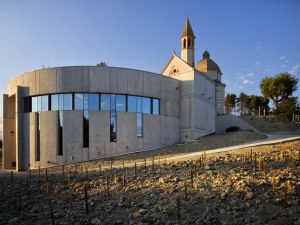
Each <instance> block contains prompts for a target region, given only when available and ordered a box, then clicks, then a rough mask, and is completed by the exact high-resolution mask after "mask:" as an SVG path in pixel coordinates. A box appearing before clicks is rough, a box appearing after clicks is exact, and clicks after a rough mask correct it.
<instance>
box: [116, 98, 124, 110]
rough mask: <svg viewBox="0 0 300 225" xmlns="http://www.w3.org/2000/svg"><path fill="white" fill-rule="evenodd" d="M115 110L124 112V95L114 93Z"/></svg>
mask: <svg viewBox="0 0 300 225" xmlns="http://www.w3.org/2000/svg"><path fill="white" fill-rule="evenodd" d="M116 110H117V112H126V95H116Z"/></svg>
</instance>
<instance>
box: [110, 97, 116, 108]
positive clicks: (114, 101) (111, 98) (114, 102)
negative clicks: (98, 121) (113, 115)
mask: <svg viewBox="0 0 300 225" xmlns="http://www.w3.org/2000/svg"><path fill="white" fill-rule="evenodd" d="M110 110H111V111H116V95H110Z"/></svg>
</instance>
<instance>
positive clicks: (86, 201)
mask: <svg viewBox="0 0 300 225" xmlns="http://www.w3.org/2000/svg"><path fill="white" fill-rule="evenodd" d="M84 198H85V213H86V215H89V204H88V196H87V187H86V185H84Z"/></svg>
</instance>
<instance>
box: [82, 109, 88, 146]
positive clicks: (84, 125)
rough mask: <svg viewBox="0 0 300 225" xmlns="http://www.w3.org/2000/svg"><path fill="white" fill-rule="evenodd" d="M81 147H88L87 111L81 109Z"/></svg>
mask: <svg viewBox="0 0 300 225" xmlns="http://www.w3.org/2000/svg"><path fill="white" fill-rule="evenodd" d="M83 147H84V148H88V147H89V111H87V110H84V111H83Z"/></svg>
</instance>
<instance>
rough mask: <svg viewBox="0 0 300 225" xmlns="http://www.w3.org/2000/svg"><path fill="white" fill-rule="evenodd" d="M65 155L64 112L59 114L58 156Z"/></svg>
mask: <svg viewBox="0 0 300 225" xmlns="http://www.w3.org/2000/svg"><path fill="white" fill-rule="evenodd" d="M62 154H63V111H59V112H58V151H57V155H62Z"/></svg>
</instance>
